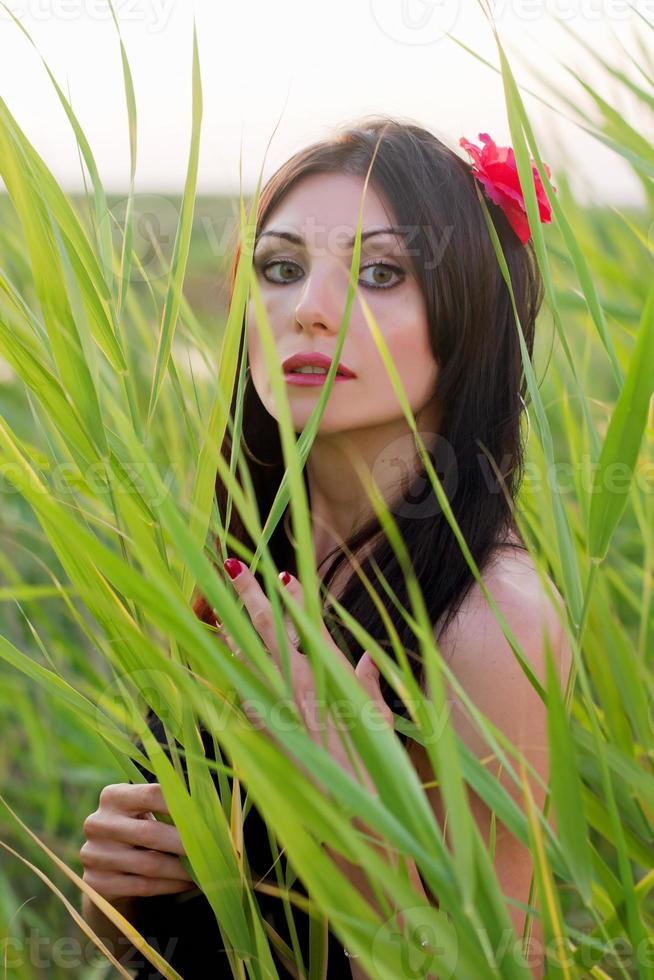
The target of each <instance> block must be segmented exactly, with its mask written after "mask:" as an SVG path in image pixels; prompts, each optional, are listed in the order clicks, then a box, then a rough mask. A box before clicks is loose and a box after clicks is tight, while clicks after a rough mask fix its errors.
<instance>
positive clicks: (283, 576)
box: [279, 572, 291, 585]
mask: <svg viewBox="0 0 654 980" xmlns="http://www.w3.org/2000/svg"><path fill="white" fill-rule="evenodd" d="M279 577H280V579H281V580H282V584H283V585H288V583H289V582H290V581H291V576H290V575H289V574H288V572H280V573H279Z"/></svg>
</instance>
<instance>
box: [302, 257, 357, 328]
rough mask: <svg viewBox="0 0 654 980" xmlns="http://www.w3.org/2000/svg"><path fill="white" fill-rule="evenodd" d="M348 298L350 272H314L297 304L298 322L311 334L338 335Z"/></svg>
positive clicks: (310, 275) (307, 279) (309, 277)
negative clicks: (329, 333)
mask: <svg viewBox="0 0 654 980" xmlns="http://www.w3.org/2000/svg"><path fill="white" fill-rule="evenodd" d="M346 298H347V270H344V269H341V268H338V269H336V268H334V267H332V268H331V269H329V270H322V271H317V270H314V271H312V272H310V273H309V274H308V275H307V278H306V281H305V283H304V286H303V288H302V290H301V293H300V296H299V298H298V301H297V303H296V306H295V319H296V322H297V323H299V325H300V326H301V327H303V328H304V329H305V330H308V331H311V330H319V331H322V332H325V331H327V332H333V333H338V328H339V326H340V323H341V318H342V316H343V311H344V309H345V301H346Z"/></svg>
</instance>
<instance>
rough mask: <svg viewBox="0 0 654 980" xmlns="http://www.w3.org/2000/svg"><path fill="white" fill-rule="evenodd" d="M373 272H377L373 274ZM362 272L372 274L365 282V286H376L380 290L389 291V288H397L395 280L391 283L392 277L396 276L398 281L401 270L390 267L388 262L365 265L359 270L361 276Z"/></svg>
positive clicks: (400, 276) (394, 266)
mask: <svg viewBox="0 0 654 980" xmlns="http://www.w3.org/2000/svg"><path fill="white" fill-rule="evenodd" d="M375 270H377V271H376V272H375ZM364 272H372V279H371V280H368V281H367V282H366V285H367V286H378V287H379V288H380V289H389V288H390V287H391V286H397V280H396V281H395V282H393V281H392V278H391V277H392V276H396V277H397V278H398V279H401V278H402V269H399V268H398V267H397V266H396V265H391V264H390V262H371V263H370V265H366V266H364V267H363V268H362V269H361V275H362V276H363V274H364Z"/></svg>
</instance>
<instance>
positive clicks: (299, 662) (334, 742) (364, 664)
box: [218, 558, 393, 793]
mask: <svg viewBox="0 0 654 980" xmlns="http://www.w3.org/2000/svg"><path fill="white" fill-rule="evenodd" d="M225 569H226V570H227V572H228V574H229V576H230V579H232V576H233V575H234V578H233V579H232V585H233V586H234V588H235V589H236V591H237V592H238V594H239V596H240V598H241V599H242V600H243V602H244V605H245V608H246V609H247V611H248V613H249V614H250V620H251V622H252V625H253V626H254V628H255V629H256V631H257V633H258V634H259V636H260V637H261V639H262V641H263V643H264V645H265V646H266V648H267V650H268V651H269V653H270V654H271V657H272V659H273V661H274V663H275V664H276V666H277V668H278V670H279V672H280V675H282V662H281V652H280V649H279V645H278V643H277V638H276V634H275V622H274V618H273V611H272V606H271V604H270V600H269V599H268V597H267V596H266V594H265V593H264V591H263V590H262V588H261V586H260V585H259V583H258V582H257V580H256V578H255V577H254V575H253V574H252V573H251V572H250V570H249V569H248V568H247V566H246V565H245V564H244V563H243V562H241V561H238V559H236V558H228V559H227V561H226V562H225ZM279 577H280V579H281V580H282V582H284V584H285V586H286V588H287V589H288V591H289V592H290V594H291V596H292V598H293V599H294V600H295V601H296V602H297V603H298V604H299V605H300V606H301V607H302V608H304V596H303V592H302V587H301V585H300V582H299V581H298V580H297V579H296V578H294V577H293V576H292V575H290V574H289V573H288V572H281V573H280V576H279ZM284 623H285V626H286V635H287V636H288V641H289V653H290V668H291V679H292V685H293V698H294V701H295V704H296V705H297V708H298V710H299V713H300V716H301V718H302V720H303V722H304V724H305V727H306V729H307V731H308V734H309V735H310V737H311V738H312V740H313V741H314V742H316V743H317V744H318V745H322V746H323V747H324V748H326V749H327V751H328V752H329V754H330V755H331V756H332V757H333V758H334V759H335V760H336V761H337V762H338V763H339V764H340V765H341V766H342V768H343V769H344V770H345V771H346V772H348V773H349V774H350V775H352V776H354V778H355V779H357V780H359V781H363V783H364V784H365V785H366V786H367V787H368V789H369V790H371V792H373V793H375V792H376V790H375V787H374V784H373V781H372V779H371V777H370V775H369V773H368V772H367V771H366V770H365V768H364V766H363V763H362V762H361V761H360V760H358V761H359V766H358V769H357V768H354V767H353V766H352V763H351V761H350V757H349V755H348V753H347V751H346V749H345V747H344V745H343V732H342V730H341V729H340V728H339V726H338V725H337V724H336V723H335V721H334V718H333V717H332V714H331V713H330V714H329V715H325V712H324V710H323V712H322V714H323V718H322V719H321V717H320V712H319V711H318V707H319V706H318V697H317V692H316V687H315V682H314V677H313V672H312V670H311V663H310V661H309V659H308V657H306V656H305V655H304V654H303V653H301V652H300V651H299V649H298V646H299V639H298V636H297V633H296V631H295V628H294V626H293V624H292V622H291V620H290V618H289V615H288V614H287V613H286V614H284ZM218 632H219V634H220V635H221V636H222V638H223V639H224V641H225V643H226V644H227V646H228V647H229V649H230V650H231V651H232V653H233V654H234V655H235V656H238V657H239V658H240V659H245V658H244V655H243V653H242V652H241V651H240V650H239V649H238V648H237V647H236V645H235V643H234V641H233V640H232V638H231V637H230V636H229V634H228V633H227V630H226V629H225V627H224V626H219V627H218ZM322 635H323V637H324V639H325V642H326V643H327V645H328V646H329V647H330V649H331V650H332V651H333V654H334V656H335V657H337V658H338V659H339V660H340V661H341V663H342V664H343V665H344V666H345V668H346V670H348V671H350V673H351V674H352V676H353V677H355V678H356V680H357V681H358V682H359V684H360V686H361V687H362V688H363V689H364V691H365V692H366V693H367V694H368V697H369V699H370V709H371V714H372V715H374V716H375V717H374V718H373V717H371V718H370V721H371V722H372V723H374V724H375V725H377V726H379V725H380V724H381V725H382V726H384V725H385V726H388V727H391V728H392V726H393V712H392V711H391V709H390V708H389V707H388V705H387V704H386V702H385V700H384V697H383V695H382V693H381V689H380V686H379V671H378V669H377V667H376V665H375V663H374V661H373V660H372V658H371V657H370V654H369V653H368V652H365V653H364V654H363V656H362V657H361V659H360V660H359V662H358V664H357V666H356V668H354V667H353V666H352V664H351V663H350V661H349V660H348V659H347V657H346V656H345V654H344V653H343V651H342V650H341V649H340V648H339V647H338V646H337V644H336V643H335V642H334V640H333V639H332V637H331V635H330V633H329V630H328V629H327V627H326V626H325V624H324V623H323V624H322ZM243 709H244V711H245V712H246V714H247V715H248V717H251V716H252V713H251V712H249V711H248V708H247V704H244V705H243ZM323 709H324V705H323ZM253 713H254V715H255V719H252V720H257V721H259V719H258V718H257V717H256V712H253ZM325 728H326V733H325V732H324V729H325ZM273 734H274V733H273ZM325 734H326V738H325ZM352 751H354V750H352Z"/></svg>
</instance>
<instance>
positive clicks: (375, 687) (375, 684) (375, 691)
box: [354, 650, 393, 727]
mask: <svg viewBox="0 0 654 980" xmlns="http://www.w3.org/2000/svg"><path fill="white" fill-rule="evenodd" d="M354 674H355V676H356V678H357V680H358V681H359V683H360V684H361V687H362V688H363V689H364V691H365V692H366V693H367V695H368V697H369V698H370V700H371V702H372V703H373V704H374V705H375V708H376V709H377V711H378V713H379V716H380V718H381V720H382V721H384V722H385V723H386V724H387V725H389V726H390V727H393V712H392V710H391V709H390V708H389V706H388V704H387V703H386V700H385V698H384V695H383V694H382V690H381V686H380V683H379V677H380V675H379V668H378V667H377V665H376V663H375V661H374V660H373V659H372V657H371V656H370V654H369V653H368V651H367V650H366V651H365V653H364V654H363V655H362V656H361V658H360V660H359V662H358V664H357V665H356V668H355V671H354Z"/></svg>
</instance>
